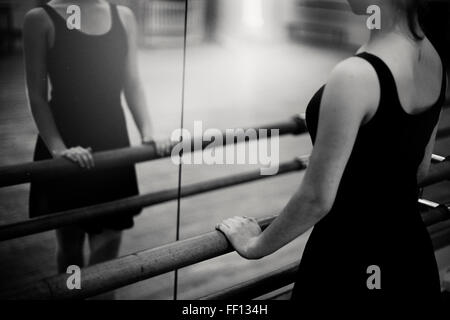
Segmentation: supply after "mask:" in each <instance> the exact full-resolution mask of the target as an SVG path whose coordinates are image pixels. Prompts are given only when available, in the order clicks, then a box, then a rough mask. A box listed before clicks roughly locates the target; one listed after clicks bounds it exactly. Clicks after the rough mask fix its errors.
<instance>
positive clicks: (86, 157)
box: [55, 146, 95, 169]
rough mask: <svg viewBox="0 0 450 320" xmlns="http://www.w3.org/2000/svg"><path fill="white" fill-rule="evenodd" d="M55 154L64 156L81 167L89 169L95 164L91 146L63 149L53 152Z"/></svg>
mask: <svg viewBox="0 0 450 320" xmlns="http://www.w3.org/2000/svg"><path fill="white" fill-rule="evenodd" d="M55 156H59V157H64V158H66V159H68V160H70V161H72V162H74V163H77V164H78V165H79V166H80V167H81V168H83V169H91V168H93V167H94V166H95V163H94V158H93V157H92V149H91V148H83V147H80V146H78V147H73V148H69V149H65V150H63V151H59V152H55Z"/></svg>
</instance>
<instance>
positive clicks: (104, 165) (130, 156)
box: [0, 116, 307, 187]
mask: <svg viewBox="0 0 450 320" xmlns="http://www.w3.org/2000/svg"><path fill="white" fill-rule="evenodd" d="M249 129H253V130H255V131H256V139H259V133H260V130H264V129H266V130H268V134H270V130H277V129H278V130H279V135H280V136H283V135H288V134H293V135H298V134H303V133H306V132H307V128H306V123H305V120H304V119H302V118H301V117H300V116H296V117H293V118H292V119H291V120H290V121H287V122H283V123H275V124H270V125H266V126H261V127H259V128H247V129H243V130H244V131H246V130H249ZM222 135H223V137H226V136H227V133H226V132H223V133H222ZM269 137H270V135H269ZM196 139H198V138H194V139H192V140H190V141H185V142H183V145H189V144H190V145H191V146H192V148H191V150H193V151H199V150H200V149H204V148H206V147H207V146H208V145H209V144H210V143H211V141H202V143H200V144H196V143H195V141H196ZM238 142H240V141H238V140H237V139H236V138H234V139H223V146H226V145H228V144H235V143H238ZM176 144H177V142H174V143H173V145H172V147H174V146H175V145H176ZM170 155H171V152H169V153H166V154H164V155H162V156H159V155H157V153H156V148H155V145H154V144H148V145H141V146H136V147H129V148H122V149H116V150H108V151H102V152H97V153H94V154H93V157H94V161H95V164H96V165H95V168H93V169H92V170H98V169H111V168H117V167H123V166H128V165H133V164H136V163H139V162H144V161H150V160H155V159H160V158H167V157H169V156H170ZM80 173H83V169H81V168H80V167H79V166H78V165H77V164H75V163H73V162H71V161H69V160H67V159H64V158H58V159H51V160H43V161H36V162H29V163H22V164H15V165H9V166H4V167H0V187H6V186H11V185H17V184H22V183H27V182H30V181H31V180H32V179H33V180H39V181H45V180H51V179H55V178H61V177H64V176H66V175H71V174H80Z"/></svg>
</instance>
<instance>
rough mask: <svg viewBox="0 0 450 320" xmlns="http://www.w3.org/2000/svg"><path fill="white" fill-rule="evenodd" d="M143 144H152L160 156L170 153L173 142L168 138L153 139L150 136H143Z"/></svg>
mask: <svg viewBox="0 0 450 320" xmlns="http://www.w3.org/2000/svg"><path fill="white" fill-rule="evenodd" d="M142 143H143V144H154V145H155V149H156V154H157V155H158V156H160V157H164V156H166V155H170V153H171V151H172V145H173V142H172V140H170V139H169V138H163V139H157V140H156V139H154V138H150V137H144V138H143V139H142Z"/></svg>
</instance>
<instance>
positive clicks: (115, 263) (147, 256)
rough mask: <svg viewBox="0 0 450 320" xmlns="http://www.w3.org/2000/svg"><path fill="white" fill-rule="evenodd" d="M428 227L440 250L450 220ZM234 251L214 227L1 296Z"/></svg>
mask: <svg viewBox="0 0 450 320" xmlns="http://www.w3.org/2000/svg"><path fill="white" fill-rule="evenodd" d="M274 219H275V216H273V217H268V218H264V219H260V220H258V223H259V224H260V226H261V228H263V229H265V228H266V227H267V226H268V225H270V223H271V222H272V221H273V220H274ZM428 231H429V232H430V234H431V237H432V241H433V245H434V246H435V249H436V250H437V249H439V248H441V247H443V246H445V245H448V243H449V242H450V220H445V221H442V222H439V223H437V224H434V225H432V226H430V227H428ZM232 251H233V248H232V247H231V245H230V244H229V242H228V241H227V239H226V237H225V236H224V235H223V234H222V233H221V232H219V231H213V232H209V233H206V234H203V235H199V236H196V237H193V238H189V239H186V240H182V241H177V242H174V243H170V244H167V245H164V246H161V247H158V248H154V249H149V250H144V251H140V252H136V253H134V254H131V255H127V256H124V257H121V258H118V259H115V260H110V261H107V262H103V263H100V264H96V265H92V266H89V267H86V268H83V269H82V274H83V277H82V280H81V281H82V282H81V287H82V288H83V289H82V290H69V289H67V286H66V281H67V279H68V276H69V275H67V274H61V275H56V276H53V277H48V278H45V279H41V280H39V281H35V282H33V283H30V284H29V285H27V286H23V287H21V288H17V289H15V290H13V291H9V292H4V293H1V296H0V298H2V299H27V300H36V299H84V298H89V297H93V296H96V295H99V294H102V293H105V292H108V291H111V290H115V289H118V288H121V287H124V286H127V285H130V284H133V283H136V282H139V281H142V280H145V279H149V278H152V277H155V276H158V275H162V274H164V273H167V272H170V271H172V270H176V269H180V268H183V267H187V266H190V265H193V264H196V263H199V262H202V261H205V260H208V259H212V258H215V257H218V256H221V255H224V254H226V253H230V252H232ZM281 285H283V284H282V283H281V284H280V286H281ZM272 286H273V284H272Z"/></svg>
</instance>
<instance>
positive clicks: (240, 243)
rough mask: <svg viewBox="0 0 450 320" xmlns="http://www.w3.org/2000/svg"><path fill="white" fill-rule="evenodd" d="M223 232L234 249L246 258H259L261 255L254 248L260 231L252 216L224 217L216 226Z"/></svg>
mask: <svg viewBox="0 0 450 320" xmlns="http://www.w3.org/2000/svg"><path fill="white" fill-rule="evenodd" d="M216 229H217V230H219V231H221V232H223V233H224V234H225V236H226V237H227V239H228V241H229V242H230V243H231V245H232V246H233V247H234V248H235V249H236V251H237V252H238V253H239V254H240V255H241V256H242V257H244V258H246V259H259V258H261V257H262V255H260V254H258V253H257V252H256V250H255V248H256V242H257V241H258V238H259V236H260V234H261V233H262V230H261V227H260V226H259V224H258V222H257V221H256V219H254V218H248V217H234V218H230V219H226V220H224V221H223V222H221V223H219V224H218V225H217V226H216Z"/></svg>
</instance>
